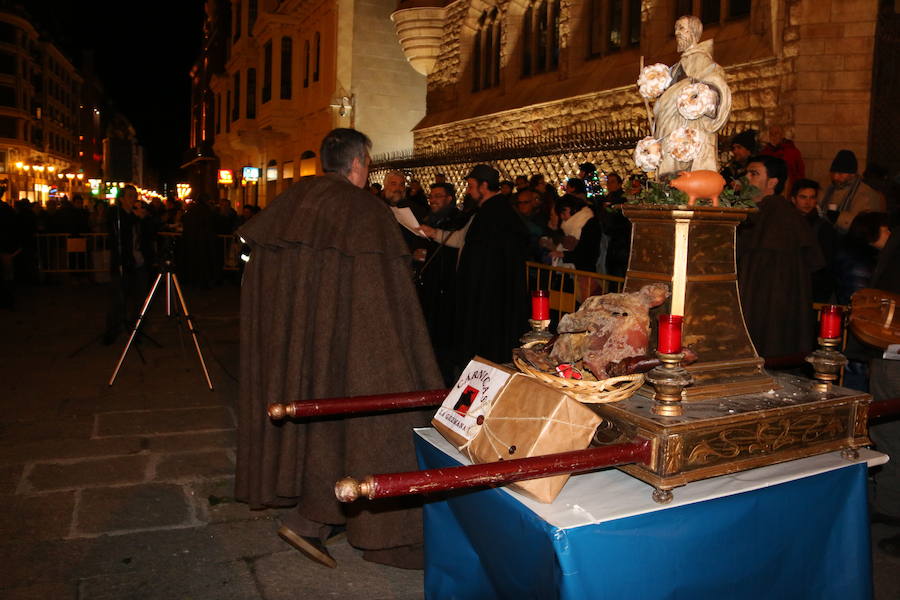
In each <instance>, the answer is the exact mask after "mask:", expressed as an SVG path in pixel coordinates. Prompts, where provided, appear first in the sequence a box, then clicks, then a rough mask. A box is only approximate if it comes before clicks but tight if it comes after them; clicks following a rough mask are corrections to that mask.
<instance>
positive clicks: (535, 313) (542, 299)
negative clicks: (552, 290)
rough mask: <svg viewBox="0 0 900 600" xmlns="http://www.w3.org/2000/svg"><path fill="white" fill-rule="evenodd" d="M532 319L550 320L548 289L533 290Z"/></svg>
mask: <svg viewBox="0 0 900 600" xmlns="http://www.w3.org/2000/svg"><path fill="white" fill-rule="evenodd" d="M531 320H532V321H549V320H550V294H549V293H548V292H547V291H546V290H534V291H533V292H531Z"/></svg>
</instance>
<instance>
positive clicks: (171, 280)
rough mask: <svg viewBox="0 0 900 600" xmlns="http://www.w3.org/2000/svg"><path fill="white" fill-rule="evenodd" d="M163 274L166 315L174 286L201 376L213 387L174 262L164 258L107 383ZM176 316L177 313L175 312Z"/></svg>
mask: <svg viewBox="0 0 900 600" xmlns="http://www.w3.org/2000/svg"><path fill="white" fill-rule="evenodd" d="M163 276H165V278H166V316H167V317H171V316H172V288H173V286H174V288H175V293H176V294H177V295H178V303H179V304H180V305H181V313H182V314H183V315H184V320H185V322H187V326H188V331H190V332H191V337H192V338H193V340H194V348H196V349H197V357H198V358H199V359H200V366H201V367H202V369H203V376H204V377H205V378H206V384H207V385H208V386H209V389H210V390H212V389H213V384H212V380H211V379H210V378H209V371H208V370H207V368H206V361H205V360H203V352H202V351H201V350H200V340H199V338H198V334H197V328H196V327H195V326H194V319H193V317H191V313H190V312H189V311H188V307H187V303H186V302H185V301H184V294H183V293H182V292H181V284H179V283H178V275H176V274H175V268H174V262H173V261H172V260H171V259H166V260H164V261H163V268H162V270H161V271H160V272H159V274H158V275H157V276H156V280H155V281H154V282H153V285H152V286H151V288H150V293H149V294H147V298H146V299H145V300H144V305H143V307H142V308H141V312H140V314H138V317H137V320H136V321H135V324H134V329H133V330H132V331H131V335H130V336H129V337H128V343H127V344H125V349H124V350H122V355H121V356H119V362H117V363H116V368H115V369H114V370H113V373H112V377H110V378H109V385H112V384H113V383H115V381H116V377H117V376H118V374H119V369H121V368H122V363H123V362H125V355H126V354H128V349H129V348H130V347H131V343H132V342H133V341H134V338H135V337H136V336H137V335H138V333H141V332H139V331H138V330H139V329H140V327H141V323H142V322H143V320H144V316H145V315H146V314H147V309H149V308H150V303H151V302H152V300H153V296H154V294H156V290H157V289H159V283H160V281H162V278H163ZM175 311H176V313H177V311H178V307H177V306H176V307H175ZM176 318H178V317H177V314H176ZM180 325H181V321H180V320H179V326H180Z"/></svg>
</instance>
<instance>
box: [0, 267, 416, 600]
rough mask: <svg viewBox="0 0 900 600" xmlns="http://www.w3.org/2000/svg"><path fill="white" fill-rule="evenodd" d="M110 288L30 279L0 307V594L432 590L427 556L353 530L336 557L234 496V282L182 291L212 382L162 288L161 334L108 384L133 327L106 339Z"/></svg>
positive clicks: (334, 549)
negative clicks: (422, 562) (364, 542)
mask: <svg viewBox="0 0 900 600" xmlns="http://www.w3.org/2000/svg"><path fill="white" fill-rule="evenodd" d="M106 294H107V287H106V286H104V285H98V284H93V283H83V284H76V283H66V284H64V285H63V284H60V285H43V286H39V287H32V288H28V287H25V288H22V287H20V288H19V290H18V302H17V308H18V309H17V311H15V312H10V311H7V310H4V311H0V331H2V332H3V336H2V351H0V364H2V367H0V369H2V370H0V381H2V391H0V398H2V403H3V407H2V421H0V432H2V434H0V494H2V499H3V505H4V507H5V509H4V511H3V516H2V517H0V538H2V541H0V562H2V564H3V565H4V566H3V577H2V581H0V597H3V598H7V599H13V598H15V599H25V598H35V599H37V598H41V599H46V598H55V599H60V600H62V599H67V598H72V599H75V598H79V599H88V598H90V599H99V598H159V599H166V600H171V599H173V598H210V599H212V598H215V599H225V598H234V599H255V598H265V599H272V600H274V599H279V598H297V597H301V596H302V597H307V598H327V597H335V598H360V599H362V598H366V599H372V598H420V597H421V596H422V572H421V571H404V570H400V569H393V568H390V567H382V566H379V565H375V564H372V563H368V562H365V561H363V560H362V558H361V555H360V553H358V552H357V551H356V550H354V549H353V548H351V547H350V546H349V545H348V544H347V543H346V541H345V540H340V541H335V542H334V543H332V544H329V550H330V552H331V553H332V554H333V555H334V556H335V558H336V559H337V561H338V568H337V569H335V570H331V569H326V568H324V567H322V566H319V565H317V564H314V563H313V562H311V561H309V560H307V559H306V558H304V557H302V556H301V555H300V554H299V553H298V552H297V551H296V550H294V549H292V548H291V547H290V546H288V545H287V544H285V543H284V542H283V541H282V540H281V539H280V538H279V537H278V536H277V535H276V534H275V530H276V529H277V517H278V514H277V511H263V512H251V511H250V510H248V509H247V506H246V505H244V504H238V503H235V502H234V500H233V499H232V484H233V480H234V477H233V475H234V473H233V471H234V426H235V415H234V411H233V406H234V401H235V397H236V394H237V383H236V381H235V380H234V379H233V376H236V374H237V367H238V308H237V307H238V288H237V286H236V285H233V284H226V285H223V286H220V287H217V288H215V289H213V290H208V291H200V290H192V289H186V290H185V296H186V300H187V303H188V306H189V308H190V309H191V311H192V312H193V313H194V314H195V315H196V317H195V319H196V324H197V326H198V328H199V330H200V332H201V340H202V343H203V353H204V357H205V359H206V362H207V365H208V367H209V371H210V376H211V378H212V380H213V383H214V385H215V391H213V392H210V391H209V390H208V389H207V387H206V383H205V381H204V380H203V375H202V372H201V370H200V367H199V362H198V359H197V355H196V352H195V350H194V348H193V344H192V342H191V338H190V335H189V334H188V333H187V331H186V330H179V327H178V323H177V321H176V320H175V319H174V318H166V316H165V312H164V310H163V306H164V302H163V300H164V296H163V294H162V292H161V291H160V292H157V295H156V297H155V298H154V303H153V307H152V308H151V311H150V312H151V315H150V317H149V319H148V321H147V322H146V325H145V329H146V331H147V333H148V335H149V336H150V337H152V338H153V339H154V340H157V341H158V342H159V343H160V344H162V348H157V347H156V346H154V345H153V344H152V343H151V342H150V341H144V342H143V343H141V344H140V345H139V346H138V347H136V348H132V349H131V350H129V352H128V354H127V356H126V359H125V363H124V365H123V367H122V370H121V373H120V374H119V377H118V379H117V380H116V382H115V384H114V385H113V386H112V387H109V386H108V385H107V381H108V380H109V377H110V375H111V373H112V369H113V367H114V365H115V363H116V360H117V358H118V355H119V353H120V352H121V351H122V348H124V345H125V342H126V338H125V337H124V336H120V337H119V339H118V340H116V343H115V344H113V345H112V346H103V345H102V344H101V343H100V341H99V338H98V336H99V334H100V333H101V332H102V330H103V323H104V318H105V311H106V305H107V297H106ZM85 344H88V345H87V346H86V347H85V348H84V349H83V350H82V351H80V352H78V353H77V354H76V355H75V356H74V357H70V355H71V354H72V353H73V352H74V351H76V350H78V349H79V348H81V347H82V346H84V345H85ZM138 349H139V350H140V351H141V352H142V353H143V355H144V358H145V359H146V364H143V363H142V362H141V358H140V356H139V354H138V352H137V350H138Z"/></svg>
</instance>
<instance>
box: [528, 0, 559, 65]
mask: <svg viewBox="0 0 900 600" xmlns="http://www.w3.org/2000/svg"><path fill="white" fill-rule="evenodd" d="M557 67H559V0H533V1H532V2H530V3H529V4H528V8H526V9H525V15H524V17H523V23H522V76H523V77H528V76H529V75H535V74H537V73H545V72H547V71H555V70H556V68H557Z"/></svg>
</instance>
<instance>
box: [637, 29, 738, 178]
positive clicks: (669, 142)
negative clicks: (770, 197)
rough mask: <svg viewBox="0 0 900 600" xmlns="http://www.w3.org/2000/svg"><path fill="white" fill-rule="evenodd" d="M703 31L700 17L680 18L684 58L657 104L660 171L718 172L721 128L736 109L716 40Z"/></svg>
mask: <svg viewBox="0 0 900 600" xmlns="http://www.w3.org/2000/svg"><path fill="white" fill-rule="evenodd" d="M702 33H703V24H702V23H701V21H700V19H698V18H697V17H694V16H684V17H681V18H680V19H678V21H676V22H675V39H676V41H677V43H678V51H679V52H681V60H679V61H678V63H677V64H675V65H674V66H673V67H672V68H671V70H670V74H671V84H670V85H669V86H668V87H667V88H666V89H665V91H663V92H662V94H661V95H660V96H659V98H658V99H657V101H656V103H655V104H654V106H653V114H654V121H655V123H654V128H653V137H654V138H656V139H657V140H659V141H660V142H661V143H662V150H663V151H662V157H661V162H660V164H659V173H660V174H661V175H665V174H672V173H678V172H679V171H699V170H703V169H707V170H710V171H716V172H718V170H719V166H718V160H717V152H718V150H717V145H716V144H717V142H716V138H717V136H716V132H718V131H719V130H720V129H721V128H722V126H723V125H724V124H725V122H726V121H727V120H728V115H729V114H730V113H731V90H730V89H729V88H728V84H727V83H726V82H725V70H724V69H722V67H720V66H719V65H718V64H716V62H715V61H714V60H713V57H712V48H713V42H712V40H707V41H705V42H700V36H701V34H702ZM673 134H674V135H673Z"/></svg>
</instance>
